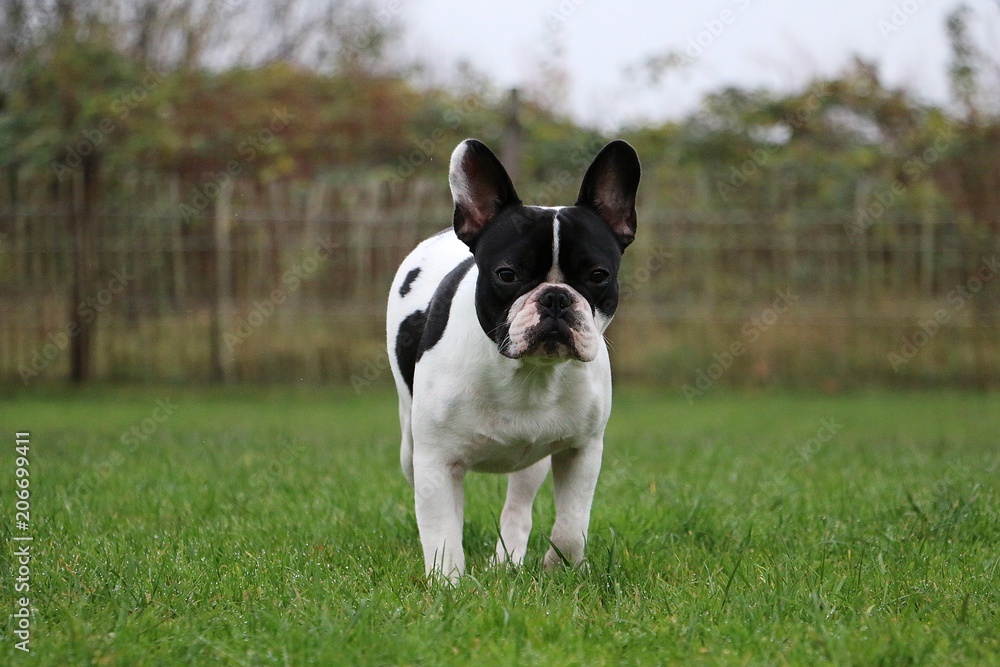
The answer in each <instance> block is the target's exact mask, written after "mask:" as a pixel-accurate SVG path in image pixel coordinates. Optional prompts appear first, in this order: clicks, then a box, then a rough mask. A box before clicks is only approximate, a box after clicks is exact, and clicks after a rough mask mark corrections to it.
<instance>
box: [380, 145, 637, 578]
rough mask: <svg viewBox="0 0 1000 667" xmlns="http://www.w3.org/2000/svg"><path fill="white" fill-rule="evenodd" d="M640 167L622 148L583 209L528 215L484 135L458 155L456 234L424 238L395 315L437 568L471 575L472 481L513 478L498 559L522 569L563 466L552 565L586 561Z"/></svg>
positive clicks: (403, 448)
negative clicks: (548, 481) (535, 520)
mask: <svg viewBox="0 0 1000 667" xmlns="http://www.w3.org/2000/svg"><path fill="white" fill-rule="evenodd" d="M639 175H640V167H639V159H638V156H637V155H636V153H635V150H633V148H632V147H631V146H630V145H628V144H627V143H625V142H624V141H613V142H611V143H609V144H608V145H607V146H605V147H604V148H603V149H602V150H601V151H600V153H599V154H598V155H597V157H596V158H595V159H594V161H593V162H592V164H591V165H590V167H589V168H588V169H587V172H586V174H585V176H584V178H583V183H582V185H581V187H580V192H579V195H578V197H577V200H576V203H575V204H574V205H572V206H560V207H542V206H527V205H524V204H523V203H522V202H521V200H520V198H519V197H518V195H517V192H516V191H515V190H514V186H513V184H512V183H511V180H510V177H509V176H508V174H507V171H506V170H505V169H504V167H503V165H502V164H501V163H500V161H499V160H498V159H497V157H496V156H495V155H494V154H493V153H492V152H491V151H490V149H489V148H487V147H486V146H485V145H484V144H483V143H481V142H479V141H477V140H475V139H467V140H466V141H463V142H462V143H461V144H459V145H458V147H457V148H456V149H455V151H454V153H453V154H452V156H451V163H450V169H449V175H448V181H449V184H450V186H451V193H452V197H453V199H454V204H455V213H454V220H453V225H452V227H451V228H449V229H446V230H445V231H442V232H440V233H438V234H437V235H435V236H433V237H431V238H429V239H427V240H425V241H423V242H422V243H420V244H419V245H418V246H417V247H416V248H415V249H414V250H413V252H412V253H410V255H409V256H408V257H407V258H406V259H405V260H404V261H403V263H402V265H401V266H400V267H399V270H398V272H397V273H396V276H395V279H394V280H393V283H392V288H391V290H392V291H391V294H390V297H389V304H388V312H387V317H386V339H387V347H388V352H389V359H390V366H391V368H392V373H393V376H394V378H395V381H396V388H397V390H398V393H399V421H400V427H401V430H402V442H401V445H400V461H401V464H402V468H403V473H404V475H405V476H406V479H407V480H408V481H409V482H410V484H411V485H412V486H413V487H414V499H415V510H416V518H417V527H418V530H419V532H420V542H421V545H422V547H423V554H424V565H425V572H426V574H427V575H428V576H429V577H433V576H435V575H436V576H439V577H444V578H445V579H447V580H451V581H455V580H457V579H458V578H459V577H461V575H462V574H463V573H464V572H465V554H464V552H463V550H462V524H463V513H464V490H463V481H464V478H465V475H466V473H468V472H470V471H476V472H490V473H507V474H508V483H507V495H506V501H505V503H504V507H503V511H502V513H501V516H500V535H499V539H498V542H497V546H496V556H495V562H496V563H512V564H516V565H520V564H522V563H523V561H524V558H525V552H526V550H527V545H528V535H529V533H530V532H531V522H532V518H531V509H532V503H533V501H534V498H535V494H536V492H537V491H538V489H539V487H540V486H541V484H542V482H543V481H544V480H545V478H546V477H547V475H548V472H549V470H550V469H551V471H552V478H553V484H554V496H555V506H556V518H555V525H554V526H553V528H552V534H551V537H550V545H551V546H550V548H549V549H548V552H547V553H546V554H545V557H544V561H543V563H544V565H545V567H546V568H552V567H554V566H557V565H559V564H567V565H574V566H575V565H579V564H580V563H582V562H583V560H584V547H585V544H586V542H587V530H588V526H589V523H590V510H591V504H592V501H593V497H594V489H595V487H596V485H597V477H598V473H599V471H600V468H601V455H602V451H603V448H604V430H605V426H606V424H607V422H608V418H609V416H610V414H611V363H610V360H609V358H608V348H607V346H606V344H605V339H604V331H605V329H606V328H607V327H608V324H609V323H610V322H611V319H612V317H613V316H614V314H615V311H616V310H617V307H618V269H619V265H620V263H621V258H622V253H623V252H624V250H625V248H626V247H628V245H629V244H630V243H632V240H633V239H634V238H635V231H636V213H635V199H636V191H637V189H638V186H639Z"/></svg>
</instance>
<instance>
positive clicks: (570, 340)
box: [500, 318, 589, 362]
mask: <svg viewBox="0 0 1000 667" xmlns="http://www.w3.org/2000/svg"><path fill="white" fill-rule="evenodd" d="M576 338H577V335H576V332H574V331H573V328H572V327H571V326H570V325H569V324H568V323H567V322H566V321H565V320H562V319H555V318H548V319H547V320H543V321H542V322H540V323H539V324H538V325H537V326H536V327H534V328H532V329H531V331H529V332H527V334H526V335H525V336H524V342H523V344H521V345H518V346H516V347H512V346H504V348H501V350H500V351H501V353H503V355H504V356H506V357H508V358H510V359H525V358H532V359H536V360H542V361H550V362H561V361H568V360H570V359H577V360H579V361H589V359H586V358H584V356H583V355H582V354H581V353H580V350H579V349H578V346H577V343H576Z"/></svg>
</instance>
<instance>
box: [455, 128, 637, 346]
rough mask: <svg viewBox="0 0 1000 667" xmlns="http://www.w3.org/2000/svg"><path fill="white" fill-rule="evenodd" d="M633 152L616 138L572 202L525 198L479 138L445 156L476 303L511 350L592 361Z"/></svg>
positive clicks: (622, 235)
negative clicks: (546, 203) (474, 276)
mask: <svg viewBox="0 0 1000 667" xmlns="http://www.w3.org/2000/svg"><path fill="white" fill-rule="evenodd" d="M639 172H640V169H639V158H638V157H637V156H636V153H635V150H634V149H633V148H632V147H631V146H629V145H628V144H627V143H625V142H624V141H613V142H611V143H610V144H608V145H607V146H605V147H604V148H603V149H602V150H601V152H600V153H598V155H597V157H596V158H594V161H593V163H592V164H591V165H590V167H589V168H588V169H587V173H586V175H585V176H584V178H583V184H582V185H581V187H580V194H579V196H578V197H577V201H576V204H574V205H573V206H564V207H555V208H548V207H538V206H525V205H524V204H522V203H521V200H520V198H519V197H518V196H517V192H515V190H514V186H513V184H512V183H511V181H510V177H509V176H508V175H507V171H506V170H505V169H504V168H503V165H502V164H500V161H499V160H498V159H497V158H496V156H495V155H494V154H493V153H492V152H491V151H490V149H489V148H487V147H486V146H485V145H484V144H483V143H481V142H479V141H476V140H475V139H467V140H466V141H463V142H462V143H461V144H459V145H458V147H457V148H456V149H455V152H454V153H453V154H452V156H451V170H450V173H449V182H450V184H451V192H452V196H453V198H454V200H455V220H454V225H455V233H456V234H457V235H458V238H460V239H461V240H462V241H464V242H465V243H466V244H467V245H468V246H469V248H470V249H471V250H472V253H473V255H474V256H475V258H476V265H477V267H478V269H479V279H478V283H477V287H476V312H477V315H478V317H479V323H480V325H481V326H482V328H483V331H485V332H486V335H487V336H489V337H490V338H491V339H492V340H493V341H494V342H495V343H496V344H497V347H498V349H499V350H500V353H501V354H503V355H504V356H506V357H509V358H511V359H520V358H522V357H529V356H530V357H533V358H540V359H547V360H556V361H558V360H568V359H579V360H580V361H591V360H592V359H594V358H595V357H596V356H597V353H598V351H599V350H600V345H601V339H602V337H603V335H604V330H605V329H606V328H607V326H608V324H609V323H610V321H611V318H612V316H613V315H614V313H615V310H616V309H617V308H618V267H619V265H620V264H621V257H622V252H624V250H625V248H626V247H627V246H628V245H629V244H630V243H631V242H632V240H633V239H634V238H635V228H636V215H635V196H636V190H637V189H638V187H639Z"/></svg>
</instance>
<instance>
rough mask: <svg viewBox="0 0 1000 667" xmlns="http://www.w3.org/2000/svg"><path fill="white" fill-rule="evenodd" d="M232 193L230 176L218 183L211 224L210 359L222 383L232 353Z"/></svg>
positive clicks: (230, 369)
mask: <svg viewBox="0 0 1000 667" xmlns="http://www.w3.org/2000/svg"><path fill="white" fill-rule="evenodd" d="M232 197H233V181H232V179H229V180H226V181H224V182H222V183H219V196H218V197H217V198H216V200H215V218H214V224H213V230H214V236H215V244H214V246H215V290H214V293H213V298H212V325H211V345H212V350H211V363H212V379H213V380H215V381H216V382H223V383H225V382H230V381H231V380H232V379H233V354H232V350H231V349H229V343H228V342H227V341H226V329H227V328H228V327H229V325H230V319H231V313H232V244H231V243H230V238H229V226H230V214H231V212H232Z"/></svg>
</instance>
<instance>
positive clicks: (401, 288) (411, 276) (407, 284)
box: [399, 266, 420, 296]
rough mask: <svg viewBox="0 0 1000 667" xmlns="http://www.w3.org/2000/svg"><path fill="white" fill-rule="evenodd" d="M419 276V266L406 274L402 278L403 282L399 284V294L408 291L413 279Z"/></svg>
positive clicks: (401, 294)
mask: <svg viewBox="0 0 1000 667" xmlns="http://www.w3.org/2000/svg"><path fill="white" fill-rule="evenodd" d="M419 276H420V267H419V266H418V267H417V268H415V269H413V270H412V271H410V272H409V273H407V274H406V278H404V279H403V284H402V285H400V286H399V296H406V295H407V294H409V293H410V287H412V286H413V281H414V280H416V279H417V278H418V277H419Z"/></svg>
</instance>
